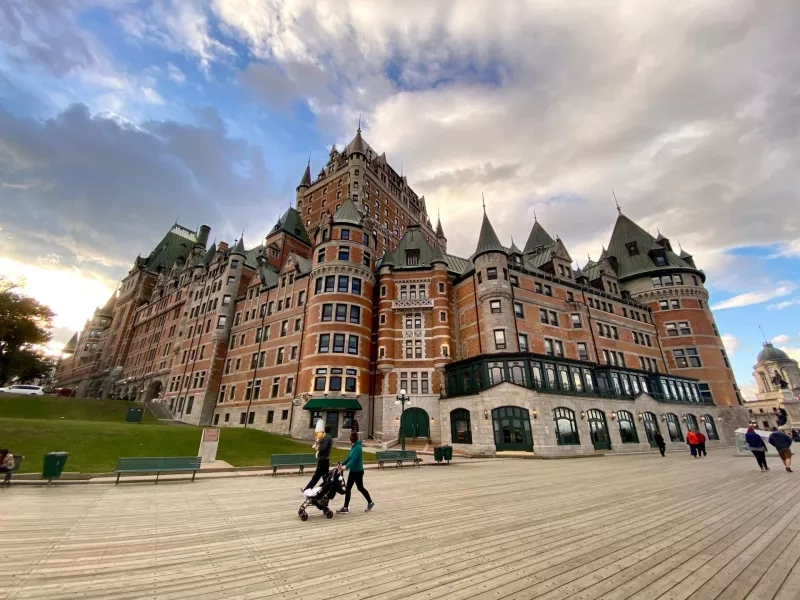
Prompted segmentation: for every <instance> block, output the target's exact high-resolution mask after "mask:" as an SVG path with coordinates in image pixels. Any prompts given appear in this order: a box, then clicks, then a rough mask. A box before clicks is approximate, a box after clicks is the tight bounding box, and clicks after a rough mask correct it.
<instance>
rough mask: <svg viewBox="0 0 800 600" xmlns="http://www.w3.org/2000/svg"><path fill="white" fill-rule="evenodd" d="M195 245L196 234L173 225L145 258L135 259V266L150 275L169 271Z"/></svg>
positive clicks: (184, 257) (187, 254)
mask: <svg viewBox="0 0 800 600" xmlns="http://www.w3.org/2000/svg"><path fill="white" fill-rule="evenodd" d="M195 243H197V233H195V232H194V231H192V230H190V229H186V228H185V227H182V226H181V225H178V224H175V225H174V226H173V227H172V229H170V230H169V232H168V233H167V235H165V236H164V238H163V239H162V240H161V242H159V244H158V245H157V246H156V247H155V248H153V251H152V252H150V255H149V256H148V257H147V258H141V257H140V258H138V259H137V261H136V266H140V267H143V268H145V269H147V270H148V271H150V272H151V273H158V272H159V270H164V269H170V268H171V267H172V265H174V264H175V260H176V259H177V258H178V257H180V258H182V259H184V260H186V258H187V257H188V256H189V253H190V252H191V251H192V248H193V247H194V245H195Z"/></svg>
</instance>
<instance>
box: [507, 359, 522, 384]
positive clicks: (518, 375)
mask: <svg viewBox="0 0 800 600" xmlns="http://www.w3.org/2000/svg"><path fill="white" fill-rule="evenodd" d="M508 370H509V371H510V372H511V381H513V382H514V383H516V384H517V385H525V369H523V368H522V363H518V362H514V363H511V364H510V365H509V367H508Z"/></svg>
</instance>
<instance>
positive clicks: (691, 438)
mask: <svg viewBox="0 0 800 600" xmlns="http://www.w3.org/2000/svg"><path fill="white" fill-rule="evenodd" d="M697 441H698V440H697V433H695V431H694V430H693V429H690V430H689V433H687V434H686V443H687V444H689V450H691V452H692V456H694V457H695V458H697Z"/></svg>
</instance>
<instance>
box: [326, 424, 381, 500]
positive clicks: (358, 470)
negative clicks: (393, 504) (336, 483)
mask: <svg viewBox="0 0 800 600" xmlns="http://www.w3.org/2000/svg"><path fill="white" fill-rule="evenodd" d="M350 443H351V444H353V445H352V447H351V448H350V452H349V453H348V454H347V458H345V459H344V460H343V461H342V465H341V466H342V468H345V467H346V468H348V469H350V473H349V474H348V475H347V488H346V491H345V494H344V506H342V508H340V509H339V510H337V511H336V512H337V513H349V512H350V508H349V507H350V494H351V492H352V490H353V486H354V485H355V486H356V487H357V488H358V491H359V492H361V495H362V496H364V499H365V500H366V501H367V508H366V510H365V511H364V512H369V511H371V510H372V509H373V508H374V507H375V503H374V502H373V501H372V498H371V497H370V495H369V492H368V491H367V490H366V488H365V487H364V459H363V454H362V448H361V440H360V439H358V433H356V432H355V431H353V432H351V433H350Z"/></svg>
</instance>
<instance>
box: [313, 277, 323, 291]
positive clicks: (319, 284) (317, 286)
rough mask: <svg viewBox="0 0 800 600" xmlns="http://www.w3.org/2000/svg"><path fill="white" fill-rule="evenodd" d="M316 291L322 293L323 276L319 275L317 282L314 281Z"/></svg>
mask: <svg viewBox="0 0 800 600" xmlns="http://www.w3.org/2000/svg"><path fill="white" fill-rule="evenodd" d="M314 293H315V294H320V293H322V277H317V280H316V282H314Z"/></svg>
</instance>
